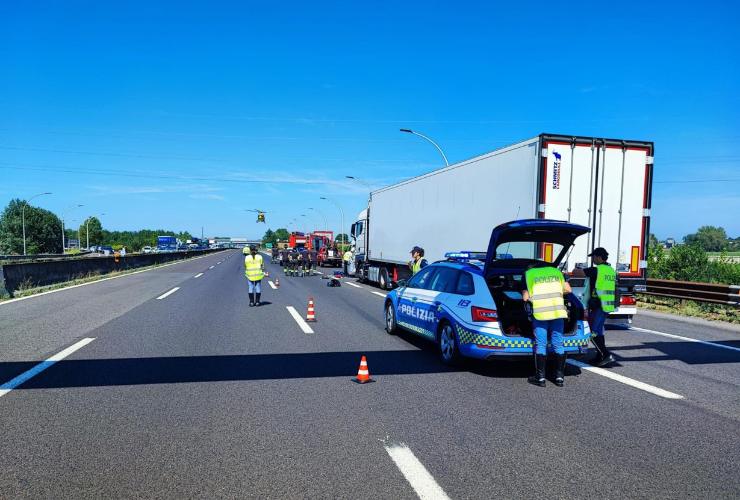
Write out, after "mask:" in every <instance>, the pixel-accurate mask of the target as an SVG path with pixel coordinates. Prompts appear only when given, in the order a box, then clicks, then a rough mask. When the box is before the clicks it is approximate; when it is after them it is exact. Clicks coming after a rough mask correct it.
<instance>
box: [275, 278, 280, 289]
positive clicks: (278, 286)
mask: <svg viewBox="0 0 740 500" xmlns="http://www.w3.org/2000/svg"><path fill="white" fill-rule="evenodd" d="M275 288H280V278H275Z"/></svg>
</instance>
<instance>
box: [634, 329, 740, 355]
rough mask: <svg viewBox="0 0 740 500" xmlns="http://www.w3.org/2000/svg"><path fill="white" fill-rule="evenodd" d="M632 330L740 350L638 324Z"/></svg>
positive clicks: (735, 348)
mask: <svg viewBox="0 0 740 500" xmlns="http://www.w3.org/2000/svg"><path fill="white" fill-rule="evenodd" d="M630 330H635V331H637V332H643V333H652V334H653V335H660V336H662V337H668V338H670V339H678V340H685V341H686V342H695V343H697V344H704V345H708V346H712V347H719V348H720V349H729V350H731V351H736V352H740V348H738V347H732V346H730V345H724V344H718V343H716V342H709V341H707V340H699V339H692V338H691V337H682V336H681V335H674V334H672V333H665V332H658V331H655V330H648V329H647V328H639V327H636V326H633V327H631V328H630Z"/></svg>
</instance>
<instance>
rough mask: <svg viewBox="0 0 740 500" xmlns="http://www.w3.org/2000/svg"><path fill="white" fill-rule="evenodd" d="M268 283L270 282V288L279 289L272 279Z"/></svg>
mask: <svg viewBox="0 0 740 500" xmlns="http://www.w3.org/2000/svg"><path fill="white" fill-rule="evenodd" d="M267 283H269V285H270V288H272V289H273V290H277V287H276V286H275V283H273V282H272V281H268V282H267Z"/></svg>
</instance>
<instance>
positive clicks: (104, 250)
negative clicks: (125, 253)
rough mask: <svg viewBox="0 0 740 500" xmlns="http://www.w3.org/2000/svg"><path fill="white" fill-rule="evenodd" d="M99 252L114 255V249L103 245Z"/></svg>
mask: <svg viewBox="0 0 740 500" xmlns="http://www.w3.org/2000/svg"><path fill="white" fill-rule="evenodd" d="M98 251H99V252H101V253H103V254H104V255H113V247H112V246H110V245H103V246H100V247H98Z"/></svg>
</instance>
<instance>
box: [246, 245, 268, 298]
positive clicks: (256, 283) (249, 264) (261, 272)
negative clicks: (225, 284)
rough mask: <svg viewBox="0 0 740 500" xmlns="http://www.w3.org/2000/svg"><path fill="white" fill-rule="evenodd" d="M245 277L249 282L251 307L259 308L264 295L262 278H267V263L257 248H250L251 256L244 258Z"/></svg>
mask: <svg viewBox="0 0 740 500" xmlns="http://www.w3.org/2000/svg"><path fill="white" fill-rule="evenodd" d="M244 276H246V277H247V281H248V282H249V307H253V306H259V305H260V304H261V303H260V295H262V285H261V284H262V278H264V277H265V263H264V262H263V261H262V256H261V255H260V254H258V253H257V247H256V246H254V245H252V246H250V247H249V255H247V256H246V257H244Z"/></svg>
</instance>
